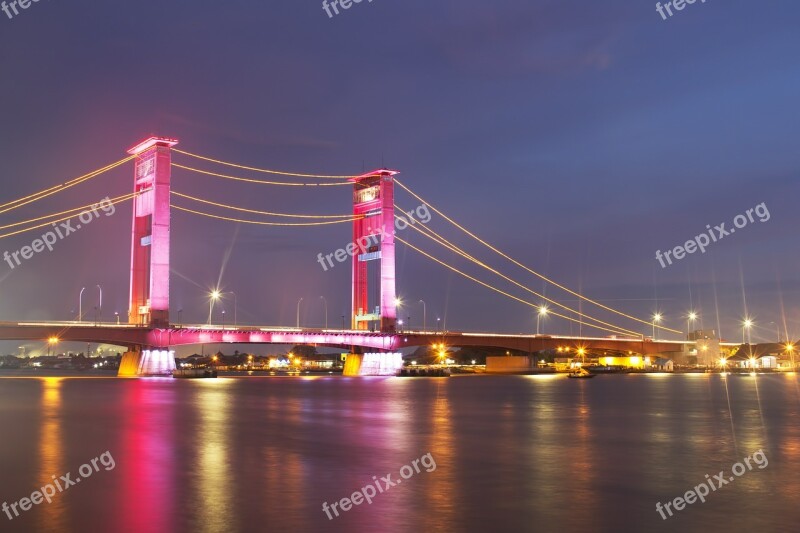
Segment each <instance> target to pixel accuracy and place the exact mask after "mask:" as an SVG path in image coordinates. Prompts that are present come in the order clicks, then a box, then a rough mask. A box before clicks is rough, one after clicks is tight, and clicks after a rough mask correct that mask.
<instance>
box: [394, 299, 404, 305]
mask: <svg viewBox="0 0 800 533" xmlns="http://www.w3.org/2000/svg"><path fill="white" fill-rule="evenodd" d="M394 305H395V307H400V306H401V305H403V299H402V298H395V299H394Z"/></svg>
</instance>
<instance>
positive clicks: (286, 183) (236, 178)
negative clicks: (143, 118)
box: [172, 163, 350, 187]
mask: <svg viewBox="0 0 800 533" xmlns="http://www.w3.org/2000/svg"><path fill="white" fill-rule="evenodd" d="M172 166H173V167H176V168H182V169H183V170H188V171H190V172H196V173H198V174H206V175H207V176H215V177H217V178H224V179H227V180H234V181H243V182H246V183H258V184H259V185H284V186H287V187H335V186H337V185H350V182H347V181H337V182H336V183H294V182H290V181H269V180H257V179H253V178H242V177H241V176H231V175H228V174H220V173H218V172H211V171H209V170H200V169H199V168H192V167H187V166H184V165H179V164H178V163H172Z"/></svg>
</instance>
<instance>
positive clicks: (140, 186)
mask: <svg viewBox="0 0 800 533" xmlns="http://www.w3.org/2000/svg"><path fill="white" fill-rule="evenodd" d="M176 144H178V141H176V140H172V139H164V138H161V137H151V138H149V139H147V140H145V141H142V142H141V143H139V144H138V145H136V146H134V147H133V148H131V149H130V150H128V153H129V154H131V155H134V156H136V165H135V169H134V177H133V191H134V192H135V193H138V195H137V196H135V197H134V198H133V230H132V238H131V293H130V295H131V298H130V306H129V308H128V322H129V323H130V324H137V325H150V326H158V327H166V326H169V200H170V198H169V196H170V176H171V168H172V160H171V148H172V147H173V146H175V145H176Z"/></svg>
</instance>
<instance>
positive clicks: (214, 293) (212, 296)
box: [208, 289, 221, 324]
mask: <svg viewBox="0 0 800 533" xmlns="http://www.w3.org/2000/svg"><path fill="white" fill-rule="evenodd" d="M220 296H221V293H220V292H219V290H218V289H214V290H213V291H211V293H210V294H209V303H208V323H209V324H211V313H213V312H214V302H216V301H217V300H219V297H220Z"/></svg>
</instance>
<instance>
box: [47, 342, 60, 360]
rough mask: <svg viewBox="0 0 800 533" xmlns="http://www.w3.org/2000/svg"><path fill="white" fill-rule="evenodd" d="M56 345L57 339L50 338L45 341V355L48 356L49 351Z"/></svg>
mask: <svg viewBox="0 0 800 533" xmlns="http://www.w3.org/2000/svg"><path fill="white" fill-rule="evenodd" d="M56 344H58V337H50V338H49V339H47V355H48V356H49V355H50V349H51V348H52V347H53V346H55V345H56Z"/></svg>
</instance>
